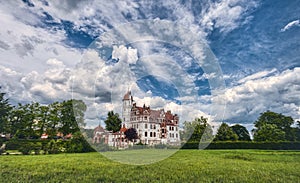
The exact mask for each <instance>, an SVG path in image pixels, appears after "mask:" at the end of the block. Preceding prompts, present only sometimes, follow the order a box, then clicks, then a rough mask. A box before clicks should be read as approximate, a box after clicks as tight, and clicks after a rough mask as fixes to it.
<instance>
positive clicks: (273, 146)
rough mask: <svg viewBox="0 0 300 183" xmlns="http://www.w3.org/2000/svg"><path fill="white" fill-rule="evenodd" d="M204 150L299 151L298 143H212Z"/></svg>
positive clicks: (192, 145) (193, 146)
mask: <svg viewBox="0 0 300 183" xmlns="http://www.w3.org/2000/svg"><path fill="white" fill-rule="evenodd" d="M202 145H204V146H205V145H208V146H207V148H206V149H263V150H300V142H251V141H250V142H248V141H237V142H232V141H228V142H212V143H210V144H204V143H203V144H202ZM198 147H199V143H197V142H192V143H186V144H184V145H183V146H182V149H198Z"/></svg>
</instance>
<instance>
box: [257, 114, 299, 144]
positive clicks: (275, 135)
mask: <svg viewBox="0 0 300 183" xmlns="http://www.w3.org/2000/svg"><path fill="white" fill-rule="evenodd" d="M293 123H294V120H293V118H292V117H290V116H284V115H282V114H278V113H275V112H272V111H266V112H264V113H262V114H261V115H260V117H259V118H258V120H257V121H255V122H254V125H255V128H256V129H254V130H253V132H254V140H255V141H285V140H287V141H295V140H296V134H295V133H294V130H293V128H292V127H291V125H292V124H293Z"/></svg>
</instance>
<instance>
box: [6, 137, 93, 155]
mask: <svg viewBox="0 0 300 183" xmlns="http://www.w3.org/2000/svg"><path fill="white" fill-rule="evenodd" d="M5 143H6V150H18V151H20V152H22V153H23V154H29V153H30V152H31V151H34V152H35V153H36V154H38V153H39V151H40V150H42V151H43V153H44V154H46V153H49V154H57V153H62V152H66V153H83V152H94V151H95V150H94V149H93V148H92V147H91V146H90V145H89V143H88V142H86V141H85V140H84V139H81V138H74V139H69V140H60V139H59V140H50V139H44V140H40V139H30V140H28V139H11V140H8V141H6V142H5Z"/></svg>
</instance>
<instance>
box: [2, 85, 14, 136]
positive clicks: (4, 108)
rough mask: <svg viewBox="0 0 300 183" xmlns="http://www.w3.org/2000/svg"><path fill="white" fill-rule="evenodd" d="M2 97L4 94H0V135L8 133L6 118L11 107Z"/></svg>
mask: <svg viewBox="0 0 300 183" xmlns="http://www.w3.org/2000/svg"><path fill="white" fill-rule="evenodd" d="M0 89H1V87H0ZM4 96H5V93H0V133H9V124H8V116H9V113H10V111H11V109H12V107H11V105H10V104H9V102H8V99H6V98H5V97H4Z"/></svg>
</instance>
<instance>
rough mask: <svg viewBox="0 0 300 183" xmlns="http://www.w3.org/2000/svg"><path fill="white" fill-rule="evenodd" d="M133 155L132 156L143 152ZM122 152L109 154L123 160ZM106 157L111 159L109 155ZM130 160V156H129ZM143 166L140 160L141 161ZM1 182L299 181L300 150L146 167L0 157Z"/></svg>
mask: <svg viewBox="0 0 300 183" xmlns="http://www.w3.org/2000/svg"><path fill="white" fill-rule="evenodd" d="M142 151H143V150H132V152H128V153H129V154H130V155H132V157H131V159H130V158H129V159H128V161H132V159H135V158H134V157H135V155H134V154H139V153H143V152H142ZM122 153H124V152H120V153H119V154H110V155H113V156H114V158H116V157H117V158H121V157H122V155H123V154H122ZM105 156H107V154H105ZM126 157H128V154H127V155H126ZM139 161H142V160H139ZM0 172H1V175H0V182H5V183H6V182H180V183H181V182H239V183H240V182H293V183H295V182H300V151H262V150H180V151H178V152H176V153H175V154H173V155H172V156H170V157H169V158H168V159H165V160H162V161H160V162H157V163H154V164H148V165H127V164H120V163H118V162H115V161H111V160H109V159H107V158H105V157H104V156H103V155H101V154H100V153H85V154H57V155H28V156H23V155H1V156H0Z"/></svg>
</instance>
